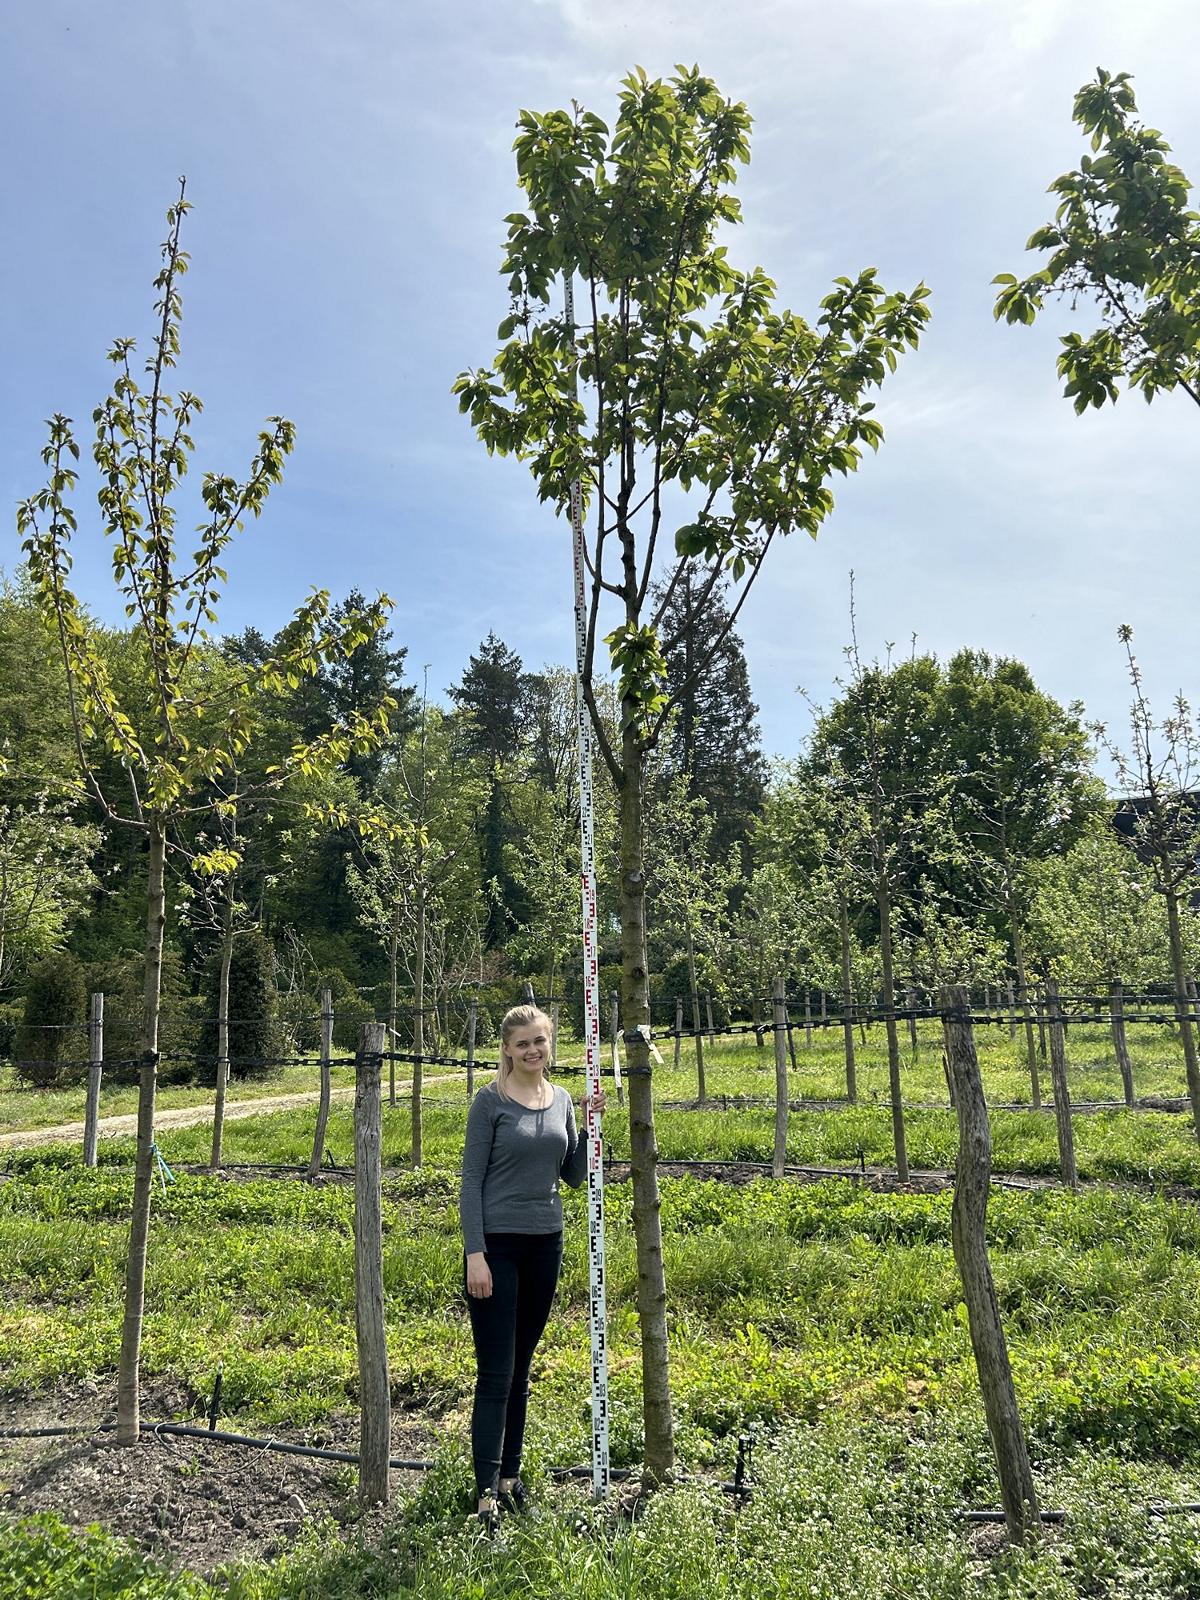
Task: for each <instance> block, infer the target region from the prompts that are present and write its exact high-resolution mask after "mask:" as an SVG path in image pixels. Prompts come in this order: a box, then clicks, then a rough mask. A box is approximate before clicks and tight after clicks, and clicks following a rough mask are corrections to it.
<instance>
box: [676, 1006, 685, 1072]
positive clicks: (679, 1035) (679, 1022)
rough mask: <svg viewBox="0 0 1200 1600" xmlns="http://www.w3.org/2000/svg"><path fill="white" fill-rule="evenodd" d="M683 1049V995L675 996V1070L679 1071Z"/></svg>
mask: <svg viewBox="0 0 1200 1600" xmlns="http://www.w3.org/2000/svg"><path fill="white" fill-rule="evenodd" d="M682 1049H683V996H682V995H681V994H677V995H676V996H675V1070H676V1072H678V1071H679V1057H680V1052H681V1051H682Z"/></svg>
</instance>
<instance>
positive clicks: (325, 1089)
mask: <svg viewBox="0 0 1200 1600" xmlns="http://www.w3.org/2000/svg"><path fill="white" fill-rule="evenodd" d="M332 1060H333V991H332V990H331V989H322V990H321V1098H320V1100H319V1101H318V1102H317V1127H316V1131H315V1133H314V1134H313V1148H312V1156H311V1157H310V1159H309V1163H308V1176H309V1179H310V1181H311V1180H312V1179H313V1178H315V1177H316V1175H317V1173H318V1172H320V1170H321V1162H322V1161H323V1160H324V1159H325V1130H326V1128H327V1127H328V1126H329V1101H330V1092H331V1088H332V1084H331V1078H330V1062H331V1061H332Z"/></svg>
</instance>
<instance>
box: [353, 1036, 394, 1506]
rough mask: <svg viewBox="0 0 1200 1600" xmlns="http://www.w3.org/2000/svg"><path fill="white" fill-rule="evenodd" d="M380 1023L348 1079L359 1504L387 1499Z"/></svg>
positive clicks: (389, 1430)
mask: <svg viewBox="0 0 1200 1600" xmlns="http://www.w3.org/2000/svg"><path fill="white" fill-rule="evenodd" d="M385 1031H386V1030H385V1028H384V1025H383V1023H381V1022H368V1023H365V1024H364V1025H363V1030H362V1039H361V1043H360V1045H359V1051H358V1060H357V1062H356V1063H355V1084H354V1322H355V1333H356V1337H357V1342H358V1392H359V1403H360V1405H361V1407H362V1412H361V1423H360V1428H359V1446H358V1495H359V1499H360V1501H361V1502H362V1504H363V1505H364V1506H376V1505H386V1504H387V1502H388V1492H389V1483H388V1462H389V1457H390V1455H391V1440H392V1402H391V1381H390V1378H389V1376H388V1354H387V1331H386V1327H385V1323H384V1314H383V1170H382V1167H383V1157H382V1144H383V1104H382V1096H381V1092H380V1080H381V1078H382V1074H383V1042H384V1035H385Z"/></svg>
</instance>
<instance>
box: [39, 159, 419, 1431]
mask: <svg viewBox="0 0 1200 1600" xmlns="http://www.w3.org/2000/svg"><path fill="white" fill-rule="evenodd" d="M189 209H190V208H189V206H188V204H187V202H186V201H185V199H184V193H183V184H182V183H181V184H180V195H179V200H178V201H177V203H176V204H175V205H173V206H172V207H171V208H170V210H169V211H168V213H167V222H168V228H169V233H168V237H167V239H166V242H165V243H164V245H163V247H162V268H161V270H160V272H159V274H158V276H157V278H156V279H155V288H156V289H157V291H158V295H159V298H158V301H157V302H156V305H155V310H156V312H157V315H158V327H157V332H156V334H155V337H154V343H153V351H152V354H151V355H150V357H149V359H148V360H147V362H146V364H145V371H146V381H145V382H144V383H143V382H139V379H138V378H137V377H135V375H134V359H133V358H134V348H135V347H134V341H133V340H132V339H128V338H126V339H120V340H118V341H117V343H116V344H115V345H114V346H113V348H112V351H111V352H110V359H111V361H112V362H113V364H114V366H115V367H116V371H117V376H116V380H115V382H114V385H113V388H112V391H111V393H110V394H109V395H108V396H107V398H106V399H104V400H103V401H102V402H101V403H100V405H99V406H98V407H97V408H96V410H95V411H94V413H93V420H94V422H95V425H96V436H95V444H94V447H93V456H94V459H95V462H96V466H97V469H98V472H99V477H100V486H99V489H98V491H97V500H98V504H99V509H100V515H101V522H102V525H103V528H104V531H105V533H106V534H107V535H108V536H109V537H110V538H111V539H112V540H113V573H114V577H115V579H116V582H117V585H118V588H119V590H120V592H121V594H122V595H123V597H124V600H125V605H126V610H127V613H128V614H129V615H130V616H131V617H132V618H133V619H134V623H135V628H136V634H137V651H136V660H137V671H136V673H135V676H134V691H133V693H131V694H126V695H122V694H121V693H119V692H118V691H117V689H116V687H115V685H114V681H113V679H112V677H111V676H110V674H109V672H108V669H107V666H106V662H105V658H104V656H103V654H102V653H101V651H100V650H99V649H98V648H97V644H96V640H95V636H94V632H93V630H92V628H91V627H90V625H89V623H88V619H87V617H86V616H85V614H84V612H83V609H82V607H81V606H80V604H79V601H78V600H77V598H76V596H75V594H74V592H73V590H72V588H71V584H70V570H71V555H70V541H71V537H72V535H73V533H74V532H75V530H76V526H77V523H76V517H75V514H74V512H73V510H72V509H71V506H70V503H69V498H70V496H71V494H72V491H73V490H74V489H75V487H76V484H77V479H78V474H77V472H76V470H75V468H74V466H73V462H75V461H77V460H78V459H79V446H78V444H77V443H76V441H75V436H74V431H73V428H72V424H71V420H70V418H68V417H65V416H62V415H56V416H55V417H54V418H53V419H52V420H51V422H50V437H49V443H48V444H47V445H46V447H45V449H44V450H43V452H42V458H43V461H44V462H45V464H46V466H47V467H48V469H49V474H50V475H49V481H48V482H47V484H46V486H45V487H44V488H43V489H41V490H40V491H38V493H36V494H35V495H33V496H32V497H31V498H30V499H29V500H26V501H25V502H24V503H23V504H22V505H21V506H20V507H19V509H18V514H17V521H18V528H19V530H20V531H21V532H22V534H23V535H24V536H25V545H24V548H25V550H26V553H27V555H28V560H29V570H30V576H31V579H32V581H33V584H34V588H35V592H36V595H37V599H38V605H39V608H40V610H41V612H42V615H43V617H44V618H45V620H46V623H47V625H48V626H49V627H50V628H51V629H52V630H53V632H54V633H55V635H56V637H57V640H58V648H59V652H60V656H61V660H62V664H63V670H64V673H65V675H66V683H67V689H68V695H69V703H70V710H71V724H72V734H73V739H74V744H75V753H76V758H77V760H78V763H79V772H80V774H81V777H82V781H83V783H84V784H85V785H86V787H87V789H88V791H89V793H90V794H91V796H92V798H93V799H94V800H95V803H96V805H97V807H98V808H99V810H100V812H101V814H102V815H103V816H104V818H105V819H106V821H107V822H108V823H109V824H110V825H118V826H122V827H126V828H130V829H132V830H134V831H135V832H136V833H137V834H138V835H139V837H140V838H141V840H142V841H143V843H144V846H145V849H146V853H147V861H148V893H147V899H146V922H145V930H146V933H145V968H144V970H145V981H144V989H143V1013H142V1068H141V1077H140V1088H139V1097H138V1135H137V1159H136V1164H135V1169H134V1191H133V1204H132V1216H131V1222H130V1239H129V1250H128V1256H127V1263H126V1273H125V1315H124V1323H123V1327H122V1336H121V1355H120V1365H119V1370H118V1392H117V1439H118V1441H119V1442H120V1443H122V1444H133V1443H135V1442H136V1441H137V1438H138V1434H139V1429H140V1393H139V1358H140V1351H141V1335H142V1309H143V1301H144V1291H145V1277H146V1255H147V1244H148V1240H149V1228H150V1201H151V1195H152V1191H153V1146H154V1100H155V1087H156V1081H157V1065H158V1029H159V1001H160V989H161V975H162V960H163V934H164V929H165V927H166V920H167V904H166V892H165V874H166V863H167V852H168V845H169V841H170V839H171V837H172V835H173V833H175V832H176V831H177V830H178V829H179V828H180V827H181V826H182V825H183V824H184V823H186V822H188V821H190V820H194V819H195V818H196V817H197V816H199V815H202V814H203V813H205V812H212V811H215V812H217V813H219V812H220V811H221V809H222V802H221V801H220V800H219V799H213V798H212V792H213V789H214V786H219V785H220V783H221V780H222V779H223V777H224V776H225V775H226V774H227V773H228V772H229V770H230V769H231V768H232V767H233V766H234V765H235V764H236V762H237V760H238V759H239V757H241V755H242V754H243V753H244V752H245V750H246V749H247V748H248V747H249V746H250V745H251V743H252V742H253V740H254V738H255V735H256V732H257V729H258V725H259V718H260V710H261V703H262V699H263V697H264V695H266V694H269V693H272V692H282V691H284V690H285V689H286V688H287V687H288V686H289V685H291V686H293V687H294V686H296V685H298V683H299V682H300V678H301V676H302V675H309V676H311V675H312V674H313V673H314V672H315V671H316V670H317V669H318V667H319V666H320V664H321V663H326V664H329V663H331V662H333V661H336V660H338V659H339V658H344V657H346V656H349V655H351V654H353V652H354V650H355V649H356V648H357V647H358V646H359V645H360V644H361V643H362V642H363V641H364V640H366V639H369V638H371V637H373V636H374V634H375V633H377V632H378V630H379V628H380V627H381V625H382V622H383V618H384V608H385V604H386V602H384V601H383V600H380V601H377V602H376V603H375V604H373V605H371V606H369V607H367V608H365V609H364V611H362V612H361V613H358V614H355V615H353V616H347V617H345V618H343V619H341V620H340V621H339V622H336V623H335V622H334V621H333V620H332V619H331V617H330V615H329V599H328V596H327V595H326V594H323V593H318V594H314V595H313V596H312V597H310V599H309V600H308V601H307V602H306V603H305V605H304V606H303V607H302V608H301V609H300V610H299V611H298V612H297V614H296V618H295V620H294V622H293V623H292V624H291V628H290V630H289V632H288V636H287V644H286V647H285V648H283V649H282V650H281V651H279V653H277V654H276V655H275V656H274V657H273V658H272V659H271V660H269V661H267V662H264V663H262V664H260V665H258V666H255V667H248V668H247V669H246V670H245V671H244V673H243V675H242V677H241V679H240V680H239V681H238V682H237V683H236V685H235V686H234V691H233V692H232V693H230V692H229V686H225V685H223V686H222V689H221V691H220V693H219V694H218V696H217V698H216V699H210V698H207V697H206V695H205V694H204V692H203V686H202V685H201V684H199V682H198V679H197V674H196V671H195V663H196V657H197V653H198V652H199V651H201V650H203V648H204V647H205V645H206V641H207V637H208V635H207V629H208V626H209V625H210V624H211V623H213V622H214V621H215V619H216V613H215V604H216V601H217V597H218V594H219V591H220V589H221V586H222V584H223V582H224V579H225V573H224V571H223V568H222V565H221V563H222V560H223V559H224V553H225V550H226V549H227V547H228V546H229V544H230V542H231V540H232V539H233V537H234V534H235V532H236V531H237V530H238V529H239V528H240V527H241V526H242V524H243V521H244V519H245V517H246V516H247V515H253V516H258V515H259V514H260V513H261V511H262V509H263V507H264V505H265V503H266V500H267V497H268V495H269V493H270V490H271V488H272V486H273V485H274V484H276V483H278V482H279V480H280V478H281V476H282V473H283V464H284V460H285V459H286V457H287V455H288V454H289V453H290V451H291V449H292V443H293V428H292V424H291V423H290V422H288V421H286V420H285V419H284V418H282V417H274V418H271V419H269V421H270V426H269V427H268V428H267V429H266V430H265V431H264V432H263V433H261V434H260V435H259V440H258V452H257V454H256V455H255V456H254V458H253V461H252V462H251V466H250V472H249V474H248V476H247V477H246V478H245V479H243V480H241V481H239V480H238V479H236V478H233V477H231V476H229V475H226V474H220V473H207V474H206V475H205V477H204V480H203V485H202V489H201V497H202V500H203V504H204V510H205V520H204V521H203V522H202V523H201V525H200V529H199V535H198V540H197V546H198V547H197V548H196V549H195V550H194V552H193V553H192V554H190V555H187V554H186V553H184V552H181V551H180V549H179V545H178V538H177V532H176V509H175V505H174V503H173V496H174V494H175V492H176V491H177V489H178V488H179V485H180V482H181V480H182V479H183V477H184V475H185V473H186V471H187V468H188V463H189V457H190V456H191V454H192V450H193V444H192V439H191V436H190V429H191V426H192V424H193V420H194V418H195V417H196V416H197V415H198V413H199V411H200V409H201V406H200V401H199V400H198V399H197V397H196V396H195V395H193V394H190V393H188V392H187V391H186V390H181V391H180V392H179V393H178V394H176V395H171V394H168V393H167V391H166V388H165V384H166V382H167V381H169V375H170V373H171V371H172V369H173V368H174V367H175V365H176V362H177V359H178V355H179V347H180V343H179V328H180V316H181V309H182V302H181V297H180V291H179V280H180V278H181V276H182V274H183V273H184V272H185V271H186V269H187V261H188V258H187V255H186V253H185V252H184V251H183V250H182V248H181V246H180V229H181V227H182V224H183V219H184V217H185V215H186V213H187V211H188V210H189ZM387 715H388V708H387V707H383V708H376V709H374V710H371V711H369V710H367V709H363V710H359V711H356V712H355V713H354V714H353V715H352V716H351V717H350V718H349V719H348V720H347V721H346V722H345V723H342V724H339V725H338V726H337V727H335V728H333V729H331V730H329V731H328V732H327V733H325V734H324V735H322V736H320V737H318V738H316V739H314V740H311V741H301V742H297V743H296V744H295V745H294V746H293V748H292V750H291V751H290V752H289V754H288V757H287V759H286V760H285V761H284V762H283V763H282V764H281V766H280V768H279V769H278V770H277V771H276V772H275V773H273V774H272V775H271V776H270V777H269V778H268V779H267V781H266V785H265V787H267V788H270V789H275V788H279V787H281V786H283V785H284V784H286V783H287V781H288V780H289V779H290V778H291V777H292V776H293V775H294V774H296V773H305V772H311V771H314V770H318V769H321V768H323V767H325V766H327V765H329V764H331V763H334V762H336V761H338V760H341V759H344V758H345V757H346V756H347V755H348V754H349V752H350V751H351V750H352V749H363V750H365V749H367V748H369V747H370V746H371V745H373V744H374V743H375V741H376V740H377V739H378V738H379V737H380V734H381V731H386V727H387ZM97 751H103V752H107V753H108V754H109V755H111V756H112V757H115V758H116V763H117V765H118V770H120V771H121V772H123V774H124V776H125V780H126V783H127V787H128V797H127V799H126V798H125V797H123V796H122V795H120V794H118V793H117V792H115V790H114V788H113V787H112V786H109V785H106V784H105V783H104V782H102V781H101V777H100V772H101V767H100V765H99V763H98V761H97ZM109 770H111V766H110V768H109ZM229 861H230V858H229V853H228V852H226V851H224V850H223V849H220V848H218V849H215V850H212V851H210V852H209V853H208V856H207V859H206V862H205V865H206V866H207V867H208V868H209V869H210V870H212V871H214V872H216V871H220V870H222V869H224V868H226V867H227V866H228V865H229Z"/></svg>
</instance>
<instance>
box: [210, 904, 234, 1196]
mask: <svg viewBox="0 0 1200 1600" xmlns="http://www.w3.org/2000/svg"><path fill="white" fill-rule="evenodd" d="M223 922H224V926H223V928H222V929H221V972H220V978H219V981H218V983H217V1088H216V1093H215V1095H214V1096H213V1131H212V1153H211V1155H210V1156H209V1161H208V1170H209V1171H210V1172H216V1170H217V1168H218V1167H219V1166H220V1165H221V1141H222V1139H223V1138H224V1137H225V1096H226V1093H227V1091H228V1089H229V969H230V967H231V966H232V965H233V898H232V892H230V893H229V894H227V896H226V900H225V916H224V918H223Z"/></svg>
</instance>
